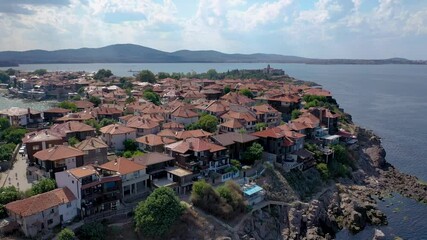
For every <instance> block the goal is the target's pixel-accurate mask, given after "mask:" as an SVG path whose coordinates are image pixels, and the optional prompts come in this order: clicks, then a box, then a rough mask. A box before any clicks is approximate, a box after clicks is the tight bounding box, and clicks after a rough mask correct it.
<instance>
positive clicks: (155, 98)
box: [143, 89, 161, 105]
mask: <svg viewBox="0 0 427 240" xmlns="http://www.w3.org/2000/svg"><path fill="white" fill-rule="evenodd" d="M143 96H144V98H145V99H147V100H148V101H150V102H152V103H154V104H156V105H160V104H161V102H160V96H159V94H157V93H155V92H153V90H152V89H147V90H145V91H144V94H143Z"/></svg>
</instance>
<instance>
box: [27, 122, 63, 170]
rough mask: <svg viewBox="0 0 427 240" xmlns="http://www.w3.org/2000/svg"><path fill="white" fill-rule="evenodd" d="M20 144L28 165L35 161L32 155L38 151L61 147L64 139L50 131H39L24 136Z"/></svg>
mask: <svg viewBox="0 0 427 240" xmlns="http://www.w3.org/2000/svg"><path fill="white" fill-rule="evenodd" d="M22 143H23V144H25V146H26V147H25V149H26V151H27V155H28V160H29V162H30V165H32V164H33V163H34V161H35V159H34V154H35V153H36V152H38V151H40V150H44V149H47V148H51V147H53V146H55V145H62V144H63V143H64V139H63V138H62V136H61V135H59V134H57V133H55V132H52V131H50V130H48V129H47V130H40V131H35V132H30V133H27V134H25V136H24V137H23V138H22Z"/></svg>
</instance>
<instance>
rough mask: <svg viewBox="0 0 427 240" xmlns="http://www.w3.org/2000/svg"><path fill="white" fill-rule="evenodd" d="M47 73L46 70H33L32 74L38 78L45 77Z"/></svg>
mask: <svg viewBox="0 0 427 240" xmlns="http://www.w3.org/2000/svg"><path fill="white" fill-rule="evenodd" d="M46 73H47V70H46V69H37V70H34V72H33V74H36V75H38V76H43V75H45V74H46Z"/></svg>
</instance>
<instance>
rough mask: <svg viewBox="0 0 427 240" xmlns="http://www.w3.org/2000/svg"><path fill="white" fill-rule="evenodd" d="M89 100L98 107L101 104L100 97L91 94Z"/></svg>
mask: <svg viewBox="0 0 427 240" xmlns="http://www.w3.org/2000/svg"><path fill="white" fill-rule="evenodd" d="M89 102H91V103H93V104H94V105H95V107H98V106H99V105H100V104H101V99H100V98H99V97H95V96H90V98H89Z"/></svg>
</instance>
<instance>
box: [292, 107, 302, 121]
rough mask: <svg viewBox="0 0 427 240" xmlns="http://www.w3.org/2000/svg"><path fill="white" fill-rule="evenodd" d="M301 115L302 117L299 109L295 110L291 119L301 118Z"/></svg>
mask: <svg viewBox="0 0 427 240" xmlns="http://www.w3.org/2000/svg"><path fill="white" fill-rule="evenodd" d="M300 115H301V111H300V110H298V109H294V110H292V113H291V118H292V120H294V119H297V118H299V116H300Z"/></svg>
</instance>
